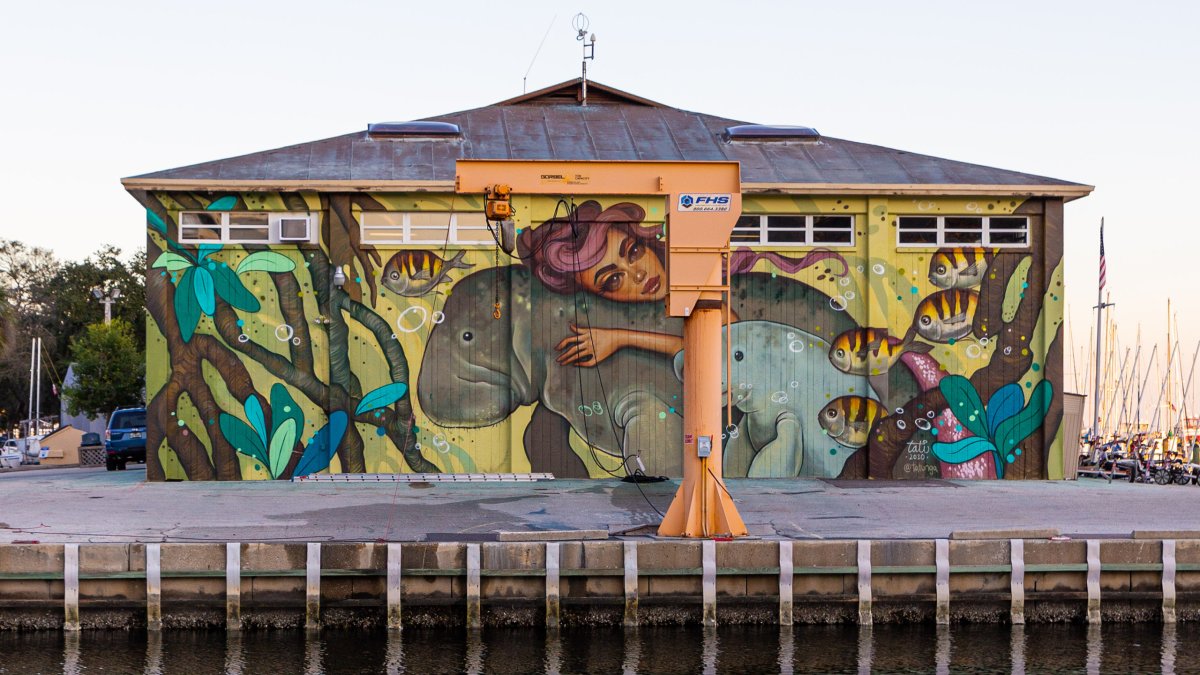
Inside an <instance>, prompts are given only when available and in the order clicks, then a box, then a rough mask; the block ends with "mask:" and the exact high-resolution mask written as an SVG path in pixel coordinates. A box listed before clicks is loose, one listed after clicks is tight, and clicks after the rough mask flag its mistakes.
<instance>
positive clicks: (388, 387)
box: [354, 382, 408, 415]
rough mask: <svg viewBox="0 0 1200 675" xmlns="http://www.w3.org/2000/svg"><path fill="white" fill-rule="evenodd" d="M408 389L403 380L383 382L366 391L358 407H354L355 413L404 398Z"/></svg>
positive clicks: (382, 406)
mask: <svg viewBox="0 0 1200 675" xmlns="http://www.w3.org/2000/svg"><path fill="white" fill-rule="evenodd" d="M407 391H408V385H407V384H405V383H404V382H393V383H391V384H385V385H383V386H382V387H380V388H378V389H376V390H374V391H371V392H368V393H367V395H366V396H363V397H362V401H360V402H359V404H358V407H357V408H355V409H354V414H355V415H361V414H363V413H365V412H370V411H372V410H378V409H379V408H386V407H388V406H389V405H391V404H393V403H395V402H396V401H399V400H400V399H402V398H404V394H405V393H406V392H407Z"/></svg>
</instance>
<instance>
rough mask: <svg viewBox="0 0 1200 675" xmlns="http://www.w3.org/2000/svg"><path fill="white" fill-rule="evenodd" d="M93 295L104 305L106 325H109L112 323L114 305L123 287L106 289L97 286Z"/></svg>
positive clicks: (93, 290)
mask: <svg viewBox="0 0 1200 675" xmlns="http://www.w3.org/2000/svg"><path fill="white" fill-rule="evenodd" d="M92 297H93V298H96V299H97V300H99V301H100V302H101V304H103V305H104V325H106V326H107V325H108V324H110V323H112V306H113V303H114V302H116V301H117V299H118V298H120V297H121V289H119V288H113V289H112V290H108V291H106V290H104V289H102V288H100V287H96V288H93V289H92Z"/></svg>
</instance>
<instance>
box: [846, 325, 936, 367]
mask: <svg viewBox="0 0 1200 675" xmlns="http://www.w3.org/2000/svg"><path fill="white" fill-rule="evenodd" d="M930 349H932V348H931V347H930V346H929V345H927V344H924V343H922V342H912V341H911V340H908V341H905V340H902V339H900V338H898V337H894V336H892V335H888V334H887V330H885V329H883V328H851V329H850V330H848V331H845V332H844V333H842V334H841V335H838V336H837V337H836V338H834V340H833V344H832V345H830V346H829V362H830V363H832V364H833V367H834V368H837V369H838V370H840V371H842V372H843V373H849V374H851V375H879V374H882V373H886V372H887V371H888V370H890V369H891V367H892V366H893V365H894V364H895V363H896V361H898V360H899V359H900V357H901V356H902V355H904V354H905V353H907V352H915V353H918V354H925V353H927V352H929V350H930Z"/></svg>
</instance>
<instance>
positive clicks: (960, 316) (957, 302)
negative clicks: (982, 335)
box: [908, 288, 979, 342]
mask: <svg viewBox="0 0 1200 675" xmlns="http://www.w3.org/2000/svg"><path fill="white" fill-rule="evenodd" d="M978 307H979V294H978V293H976V292H975V291H969V290H966V289H962V288H951V289H947V290H944V291H938V292H937V293H934V294H933V295H930V296H929V297H927V298H925V299H924V300H922V301H921V304H919V305H917V312H916V314H915V315H914V316H913V324H912V327H911V328H909V331H908V337H910V338H911V336H912V334H913V332H914V331H915V332H916V334H917V335H920V336H921V337H923V338H925V339H926V340H929V341H930V342H949V341H951V340H958V339H960V338H964V337H966V336H967V335H970V334H971V323H972V322H973V321H974V320H975V310H976V309H978Z"/></svg>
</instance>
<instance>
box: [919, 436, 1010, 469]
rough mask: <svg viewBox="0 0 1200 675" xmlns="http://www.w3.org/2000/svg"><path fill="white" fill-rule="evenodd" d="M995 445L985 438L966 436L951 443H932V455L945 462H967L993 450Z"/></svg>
mask: <svg viewBox="0 0 1200 675" xmlns="http://www.w3.org/2000/svg"><path fill="white" fill-rule="evenodd" d="M995 450H996V446H994V445H992V442H991V441H989V440H988V439H986V438H980V437H979V436H968V437H967V438H960V439H959V440H957V441H954V442H953V443H934V444H933V456H934V457H937V458H938V459H940V460H942V461H943V462H945V463H947V464H962V463H963V462H969V461H971V460H973V459H975V458H976V457H978V456H980V455H982V454H983V453H985V452H995Z"/></svg>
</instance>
